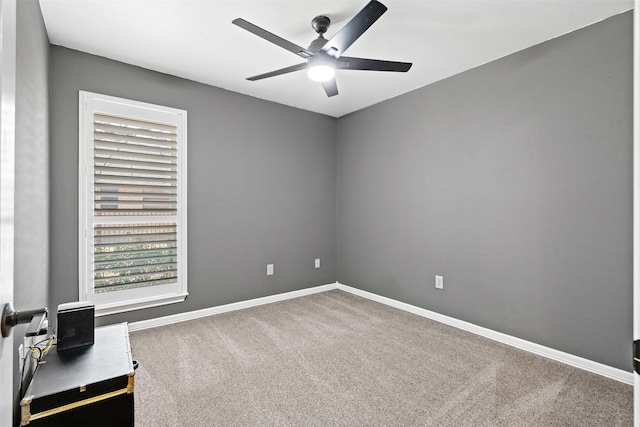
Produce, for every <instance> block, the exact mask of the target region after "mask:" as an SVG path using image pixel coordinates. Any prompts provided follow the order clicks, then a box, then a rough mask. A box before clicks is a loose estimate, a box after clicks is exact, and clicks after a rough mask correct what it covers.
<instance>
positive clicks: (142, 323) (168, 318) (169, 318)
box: [129, 283, 338, 332]
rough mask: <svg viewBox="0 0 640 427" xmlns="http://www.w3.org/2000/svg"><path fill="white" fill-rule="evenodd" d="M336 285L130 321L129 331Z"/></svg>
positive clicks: (334, 287)
mask: <svg viewBox="0 0 640 427" xmlns="http://www.w3.org/2000/svg"><path fill="white" fill-rule="evenodd" d="M337 287H338V286H337V283H330V284H328V285H322V286H316V287H313V288H307V289H300V290H298V291H291V292H285V293H283V294H276V295H270V296H267V297H262V298H255V299H250V300H247V301H240V302H234V303H231V304H225V305H219V306H216V307H209V308H203V309H201V310H194V311H188V312H185V313H178V314H172V315H169V316H163V317H156V318H155V319H149V320H141V321H138V322H131V323H129V331H130V332H134V331H141V330H143V329H150V328H157V327H159V326H165V325H171V324H173V323H180V322H186V321H188V320H195V319H200V318H201V317H207V316H213V315H214V314H221V313H228V312H230V311H235V310H242V309H244V308H249V307H257V306H259V305H264V304H271V303H273V302H278V301H284V300H288V299H292V298H298V297H303V296H305V295H311V294H316V293H318V292H326V291H330V290H332V289H337Z"/></svg>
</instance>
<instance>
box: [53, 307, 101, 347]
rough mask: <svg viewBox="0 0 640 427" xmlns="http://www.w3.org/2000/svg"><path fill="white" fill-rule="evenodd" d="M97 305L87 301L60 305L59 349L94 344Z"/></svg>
mask: <svg viewBox="0 0 640 427" xmlns="http://www.w3.org/2000/svg"><path fill="white" fill-rule="evenodd" d="M94 330H95V307H94V305H93V304H89V303H86V302H69V303H66V304H60V305H59V306H58V326H57V331H56V332H57V335H58V344H57V349H58V351H64V350H69V349H72V348H77V347H84V346H87V345H93V336H94Z"/></svg>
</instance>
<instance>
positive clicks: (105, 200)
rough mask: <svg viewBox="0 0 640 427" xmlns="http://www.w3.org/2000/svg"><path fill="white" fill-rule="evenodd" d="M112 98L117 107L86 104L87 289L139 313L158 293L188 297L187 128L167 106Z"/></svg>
mask: <svg viewBox="0 0 640 427" xmlns="http://www.w3.org/2000/svg"><path fill="white" fill-rule="evenodd" d="M83 93H84V94H85V95H86V96H91V95H93V94H89V93H86V92H83ZM105 98H107V99H108V100H109V101H115V102H104V101H103V100H99V101H98V100H90V101H87V100H85V101H84V104H85V109H86V111H85V114H84V116H85V120H86V121H90V123H86V124H87V125H89V126H87V127H88V128H90V129H86V132H85V139H87V141H84V143H85V147H84V148H85V154H86V155H85V156H84V157H85V159H86V160H87V162H88V163H89V164H87V165H85V171H86V173H85V176H84V179H85V180H86V181H87V182H86V190H85V191H84V195H85V196H86V199H87V200H86V202H87V205H85V206H86V212H85V218H86V221H85V224H84V227H85V230H84V232H85V235H86V238H85V247H84V249H83V250H82V251H84V253H83V254H81V256H82V255H84V257H85V260H86V262H85V271H84V272H83V273H84V276H85V277H86V282H87V283H86V284H85V285H84V291H85V295H86V299H90V300H91V299H93V300H96V301H104V302H105V303H106V304H107V305H109V306H113V305H124V306H133V307H136V308H137V305H138V303H137V302H136V300H138V299H140V298H143V299H148V298H149V296H153V294H160V295H164V296H165V297H166V296H167V295H168V294H186V277H183V274H184V272H185V271H186V262H185V261H184V255H185V254H186V244H185V242H186V236H185V231H184V230H185V229H186V224H184V223H183V221H181V218H183V217H184V215H183V214H184V212H183V211H185V210H186V203H185V201H186V192H185V190H184V188H185V185H186V182H183V181H186V173H184V163H185V160H186V159H185V157H184V156H185V153H186V147H185V144H186V138H184V135H183V134H184V133H185V131H186V129H183V120H182V115H181V114H178V117H173V115H175V114H176V113H175V112H173V111H168V112H167V111H165V108H164V107H157V106H152V107H153V108H150V107H149V105H148V104H143V105H142V104H140V103H135V102H133V101H129V102H125V101H126V100H121V99H116V98H111V97H105ZM81 102H82V101H81ZM122 104H127V105H125V106H124V107H123V105H122ZM155 108H158V109H162V111H161V112H157V113H158V114H154V110H155ZM184 113H185V115H186V112H184ZM155 116H157V117H155ZM185 118H186V117H185ZM167 119H168V120H167ZM81 133H82V132H81ZM87 145H88V147H87ZM87 148H88V149H87ZM81 151H82V150H81ZM89 204H90V205H89ZM167 292H168V294H167ZM119 294H121V295H119ZM114 295H119V296H115V297H114ZM122 299H124V300H125V301H119V300H122ZM183 299H184V298H183Z"/></svg>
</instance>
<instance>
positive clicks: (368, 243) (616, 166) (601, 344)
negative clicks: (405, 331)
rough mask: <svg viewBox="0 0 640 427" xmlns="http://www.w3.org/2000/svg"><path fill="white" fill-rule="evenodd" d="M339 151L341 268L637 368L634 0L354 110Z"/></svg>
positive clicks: (376, 286)
mask: <svg viewBox="0 0 640 427" xmlns="http://www.w3.org/2000/svg"><path fill="white" fill-rule="evenodd" d="M337 158H338V250H337V254H338V260H339V261H338V280H339V281H340V282H342V283H344V284H347V285H351V286H354V287H358V288H361V289H364V290H367V291H371V292H374V293H377V294H380V295H384V296H387V297H390V298H394V299H397V300H400V301H404V302H407V303H410V304H414V305H417V306H420V307H424V308H426V309H429V310H433V311H436V312H439V313H443V314H445V315H448V316H452V317H455V318H458V319H462V320H465V321H468V322H472V323H474V324H477V325H481V326H484V327H487V328H490V329H493V330H496V331H500V332H504V333H507V334H510V335H513V336H516V337H521V338H523V339H526V340H530V341H533V342H536V343H540V344H542V345H545V346H549V347H552V348H556V349H559V350H562V351H565V352H568V353H572V354H575V355H578V356H582V357H585V358H587V359H591V360H595V361H598V362H602V363H605V364H607V365H611V366H615V367H618V368H621V369H625V370H631V357H630V355H631V341H632V14H631V12H628V13H625V14H623V15H620V16H615V17H612V18H610V19H607V20H605V21H603V22H600V23H598V24H595V25H593V26H590V27H587V28H584V29H581V30H579V31H576V32H573V33H571V34H568V35H566V36H563V37H560V38H558V39H554V40H551V41H549V42H546V43H543V44H541V45H538V46H535V47H532V48H529V49H527V50H525V51H522V52H519V53H516V54H514V55H511V56H508V57H506V58H503V59H500V60H497V61H495V62H492V63H489V64H487V65H484V66H481V67H479V68H476V69H473V70H471V71H468V72H465V73H462V74H459V75H456V76H454V77H452V78H449V79H446V80H444V81H440V82H438V83H436V84H433V85H430V86H427V87H425V88H422V89H419V90H416V91H414V92H411V93H409V94H406V95H404V96H401V97H398V98H395V99H393V100H390V101H387V102H384V103H381V104H378V105H376V106H373V107H371V108H368V109H365V110H362V111H360V112H357V113H353V114H351V115H348V116H345V117H343V118H341V119H339V120H338V156H337ZM434 275H444V290H436V289H435V288H434ZM460 350H461V351H464V349H460Z"/></svg>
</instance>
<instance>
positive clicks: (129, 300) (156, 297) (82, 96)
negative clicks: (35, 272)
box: [78, 90, 188, 317]
mask: <svg viewBox="0 0 640 427" xmlns="http://www.w3.org/2000/svg"><path fill="white" fill-rule="evenodd" d="M78 105H79V126H78V127H79V138H78V153H79V157H78V166H79V167H78V184H79V185H78V206H79V209H78V212H79V221H78V229H79V234H78V240H79V242H78V243H79V244H78V273H79V276H78V278H79V280H78V283H79V284H78V299H79V300H80V301H88V302H91V303H93V304H95V313H96V317H98V316H106V315H110V314H116V313H122V312H126V311H132V310H139V309H144V308H150V307H156V306H160V305H165V304H173V303H178V302H182V301H184V300H185V299H186V297H187V295H188V292H187V278H188V276H187V112H186V111H185V110H180V109H177V108H172V107H165V106H161V105H155V104H149V103H145V102H139V101H133V100H128V99H124V98H118V97H114V96H109V95H102V94H97V93H92V92H87V91H82V90H81V91H79V104H78ZM97 105H105V106H108V112H109V113H111V114H120V115H123V116H133V117H136V118H142V119H148V120H150V121H162V120H160V119H159V118H158V115H164V116H165V117H166V116H167V115H171V116H172V117H174V118H175V125H176V126H177V127H178V134H179V144H178V170H177V174H178V181H179V189H178V192H177V204H178V212H177V215H176V216H177V218H176V222H177V229H178V247H179V248H180V249H179V252H178V281H177V283H176V284H168V285H156V286H151V287H141V288H134V289H123V290H119V291H114V292H107V293H103V294H99V295H100V296H96V294H94V292H93V279H92V273H93V257H92V255H91V253H92V250H93V233H91V232H90V231H91V230H90V229H89V227H91V226H92V224H93V220H92V218H93V209H94V208H93V195H94V192H93V185H92V177H93V161H92V160H93V112H94V110H95V108H96V106H97ZM126 218H127V219H126V221H127V222H135V221H136V219H135V217H126ZM116 294H117V295H120V296H121V297H116V298H114V297H115V295H116Z"/></svg>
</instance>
